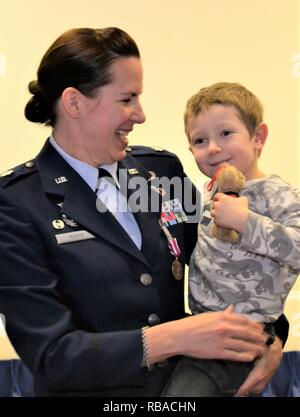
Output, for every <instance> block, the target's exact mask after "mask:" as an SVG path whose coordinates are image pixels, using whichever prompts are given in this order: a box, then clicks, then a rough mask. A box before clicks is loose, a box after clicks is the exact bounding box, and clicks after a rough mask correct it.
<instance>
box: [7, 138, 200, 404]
mask: <svg viewBox="0 0 300 417" xmlns="http://www.w3.org/2000/svg"><path fill="white" fill-rule="evenodd" d="M119 166H120V168H126V169H128V170H130V169H131V170H132V169H133V171H131V172H134V173H135V175H140V176H142V177H144V178H145V179H147V182H148V184H149V188H148V190H147V191H146V192H147V193H148V195H150V194H151V193H152V192H155V191H153V189H151V184H152V181H151V174H149V171H153V172H155V173H156V175H157V177H161V176H166V177H169V178H172V177H175V176H179V177H181V178H183V177H184V173H183V169H182V166H181V164H180V162H179V160H178V158H177V157H176V156H175V155H173V154H171V153H169V152H166V151H162V152H161V151H155V150H153V149H150V148H146V147H133V149H132V150H131V151H129V152H128V153H127V157H126V158H125V159H124V160H123V161H121V162H120V163H119ZM129 172H130V171H129ZM136 172H137V173H138V174H136ZM6 174H7V175H6V176H3V177H1V178H0V188H1V191H0V260H1V261H0V311H1V312H3V313H4V314H5V316H6V325H7V326H6V327H7V333H8V335H9V337H10V339H11V341H12V343H13V345H14V347H15V349H16V351H17V353H18V354H19V355H20V357H21V359H22V360H23V361H24V362H25V364H26V365H27V366H28V367H29V368H30V370H31V372H32V373H33V375H34V385H35V393H36V395H38V396H156V395H159V394H160V392H161V390H162V387H163V385H164V383H165V382H166V380H167V378H168V376H169V374H170V372H171V371H172V369H173V366H174V364H175V362H176V358H172V359H171V360H169V361H168V364H165V363H164V364H161V366H156V367H155V369H153V370H152V371H148V370H147V369H146V368H142V367H141V361H142V342H141V330H140V329H141V328H142V327H143V326H147V325H150V326H153V325H156V324H159V323H163V322H167V321H170V320H176V319H179V318H181V317H183V316H184V315H185V313H184V297H183V279H182V280H180V281H179V280H176V279H175V278H174V276H173V275H172V272H171V265H172V261H173V260H174V257H173V256H172V255H171V254H170V252H169V249H168V246H167V240H166V237H165V235H164V234H163V232H162V230H161V229H160V227H159V223H158V221H159V218H160V214H161V213H160V212H156V213H149V212H148V213H136V214H135V217H136V220H137V222H138V224H139V227H140V230H141V234H142V249H141V251H139V250H138V249H137V247H136V246H135V244H134V243H133V242H132V240H131V239H130V238H129V236H128V235H127V234H126V232H125V231H124V229H123V228H122V227H121V226H120V224H119V223H118V222H117V221H116V220H115V218H114V217H113V215H112V214H111V213H109V212H106V213H99V212H98V211H97V210H96V195H95V193H93V191H92V190H91V189H90V188H89V186H88V185H87V184H86V183H85V182H84V180H83V179H82V178H81V177H80V176H79V175H78V174H77V173H76V172H75V171H74V170H73V169H72V168H71V167H70V166H69V165H68V164H67V163H66V162H65V161H64V159H63V158H62V157H61V156H60V155H59V154H58V153H57V152H56V150H55V149H54V148H53V147H52V146H51V145H50V143H49V141H47V142H46V144H45V146H44V147H43V149H42V150H41V152H40V153H39V155H38V156H37V157H36V159H35V160H33V161H30V162H29V163H26V164H23V165H20V166H18V167H16V168H15V169H14V170H12V171H9V172H7V173H6ZM194 192H195V190H194ZM171 198H177V197H176V196H171ZM65 219H69V221H64V220H65ZM57 220H59V222H56V223H55V221H57ZM53 222H54V223H53ZM62 222H64V223H62ZM54 225H56V227H54ZM61 225H63V226H64V227H63V228H62V229H59V227H60V226H61ZM169 229H170V231H171V232H172V234H173V236H174V237H176V238H177V240H178V243H179V245H180V248H181V251H182V253H181V256H180V260H181V262H182V263H184V262H187V261H188V259H189V257H190V255H191V252H192V250H193V247H194V246H195V243H196V238H197V236H196V234H197V224H196V223H193V224H187V223H180V224H175V225H173V226H171V227H170V228H169ZM82 230H83V231H85V232H88V233H89V234H91V235H93V238H92V239H84V240H78V241H70V242H68V243H64V244H58V241H57V236H56V235H61V234H65V233H67V232H76V231H82Z"/></svg>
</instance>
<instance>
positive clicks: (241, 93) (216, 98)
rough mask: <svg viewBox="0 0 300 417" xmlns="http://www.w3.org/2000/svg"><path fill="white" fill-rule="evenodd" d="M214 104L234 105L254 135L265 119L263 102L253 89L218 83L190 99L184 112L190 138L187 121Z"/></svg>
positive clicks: (236, 84)
mask: <svg viewBox="0 0 300 417" xmlns="http://www.w3.org/2000/svg"><path fill="white" fill-rule="evenodd" d="M213 104H222V105H224V106H234V107H235V109H236V110H237V112H238V114H239V116H240V118H241V120H242V122H243V123H244V124H245V126H246V128H247V130H248V132H249V134H250V136H253V134H254V132H255V129H256V128H257V126H258V125H259V124H260V123H262V121H263V107H262V104H261V102H260V101H259V100H258V98H257V97H256V96H255V95H254V94H253V93H251V91H249V90H247V88H246V87H244V86H242V85H241V84H238V83H225V82H222V83H216V84H212V85H210V86H209V87H204V88H201V90H200V91H199V92H198V93H196V94H194V95H193V96H192V97H191V98H190V99H189V100H188V102H187V105H186V109H185V113H184V125H185V133H186V135H187V137H188V138H189V134H188V132H187V122H188V120H189V118H190V117H192V116H194V117H195V116H197V115H198V114H199V113H200V112H201V111H202V110H205V109H208V108H209V107H210V106H212V105H213Z"/></svg>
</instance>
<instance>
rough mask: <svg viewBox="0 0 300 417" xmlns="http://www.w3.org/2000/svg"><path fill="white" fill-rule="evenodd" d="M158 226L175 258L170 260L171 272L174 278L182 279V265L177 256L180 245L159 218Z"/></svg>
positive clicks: (179, 252)
mask: <svg viewBox="0 0 300 417" xmlns="http://www.w3.org/2000/svg"><path fill="white" fill-rule="evenodd" d="M159 224H160V227H161V229H162V231H163V232H164V234H165V236H166V238H167V240H168V247H169V249H170V252H171V254H172V255H173V256H175V260H174V261H173V262H172V274H173V276H174V278H175V279H177V280H178V281H179V280H181V279H182V277H183V267H182V265H181V263H180V261H179V259H178V257H179V256H180V254H181V250H180V247H179V245H178V242H177V239H176V237H173V236H172V235H171V233H170V232H169V230H168V228H167V227H166V226H164V224H163V221H162V220H159Z"/></svg>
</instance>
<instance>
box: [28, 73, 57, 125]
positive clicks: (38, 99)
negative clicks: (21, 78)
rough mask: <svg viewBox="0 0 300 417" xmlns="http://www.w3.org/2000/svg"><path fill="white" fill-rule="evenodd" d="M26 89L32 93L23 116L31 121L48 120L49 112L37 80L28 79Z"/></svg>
mask: <svg viewBox="0 0 300 417" xmlns="http://www.w3.org/2000/svg"><path fill="white" fill-rule="evenodd" d="M28 90H29V92H30V93H31V94H32V97H31V99H30V100H29V101H28V103H27V104H26V107H25V117H26V119H27V120H29V121H31V122H37V123H45V122H47V121H49V120H50V118H51V112H50V109H49V107H48V105H47V102H46V100H45V98H44V95H43V92H42V89H41V87H40V84H39V83H38V81H36V80H34V81H30V83H29V84H28Z"/></svg>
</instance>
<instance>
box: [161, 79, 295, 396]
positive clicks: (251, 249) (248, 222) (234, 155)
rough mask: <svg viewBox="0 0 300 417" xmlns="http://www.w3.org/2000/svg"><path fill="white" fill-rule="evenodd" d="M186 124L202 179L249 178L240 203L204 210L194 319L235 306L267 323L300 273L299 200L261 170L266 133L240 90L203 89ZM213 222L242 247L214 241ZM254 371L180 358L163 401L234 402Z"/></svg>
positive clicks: (192, 289) (251, 99) (194, 261)
mask: <svg viewBox="0 0 300 417" xmlns="http://www.w3.org/2000/svg"><path fill="white" fill-rule="evenodd" d="M184 121H185V132H186V135H187V137H188V140H189V148H190V150H191V152H192V153H193V155H194V157H195V160H196V163H197V165H198V167H199V169H200V171H201V172H202V173H203V174H205V175H206V176H208V177H210V178H213V177H214V175H215V173H216V171H217V170H218V168H219V167H221V166H222V165H224V164H231V165H234V166H235V167H236V168H238V169H239V170H240V171H241V172H242V173H243V174H244V176H245V178H246V185H245V187H244V189H243V190H242V191H241V193H240V196H239V197H238V198H233V197H232V196H229V195H225V194H222V193H220V192H217V193H216V194H215V195H214V196H211V201H208V202H207V203H206V204H205V208H204V214H203V219H202V221H201V224H200V225H199V229H198V243H197V245H196V247H195V249H194V252H193V255H192V257H191V262H190V269H189V301H190V308H191V311H192V313H193V314H197V313H200V312H204V311H210V310H211V311H215V310H221V309H226V308H228V307H229V306H231V305H233V308H234V311H235V312H238V313H242V314H246V315H247V316H249V317H250V318H252V319H253V320H255V321H259V322H262V323H266V324H269V323H272V322H274V321H275V320H276V319H277V318H278V317H279V316H280V315H281V314H282V312H283V307H284V302H285V300H286V297H287V295H288V292H289V291H290V289H291V288H292V286H293V284H294V282H295V280H296V278H297V275H298V273H299V272H300V192H299V191H298V190H297V189H295V188H293V187H291V186H290V185H289V184H287V183H285V182H284V181H283V180H282V179H281V178H279V177H278V176H276V175H265V174H264V173H263V172H262V171H261V170H260V169H259V167H258V160H259V155H260V153H261V151H262V149H263V147H264V145H265V142H266V138H267V134H268V129H267V126H266V124H265V123H263V109H262V105H261V103H260V102H259V100H258V99H257V97H256V96H255V95H254V94H252V93H251V92H250V91H249V90H247V89H246V88H245V87H243V86H242V85H240V84H236V83H217V84H213V85H211V86H210V87H207V88H202V89H201V90H200V91H199V92H198V93H197V94H195V95H194V96H192V97H191V98H190V100H189V101H188V103H187V107H186V111H185V117H184ZM213 221H214V222H215V224H216V225H218V226H223V227H226V228H230V229H234V230H236V231H237V232H239V234H240V238H239V241H238V242H237V243H234V244H233V243H228V242H224V241H220V240H217V239H215V238H212V237H211V235H210V229H211V226H212V223H213ZM229 309H231V307H229ZM270 343H272V341H271V340H270ZM237 349H238V346H237ZM252 365H253V364H252V363H249V362H230V361H222V360H205V359H204V360H198V359H194V358H189V357H184V358H182V360H181V361H180V362H179V364H178V366H177V368H176V369H175V371H174V373H173V374H172V376H171V379H170V381H169V382H168V384H167V386H166V388H165V390H164V393H163V395H164V396H170V397H171V396H199V397H202V396H233V395H235V393H236V392H237V390H238V388H239V387H240V385H241V384H242V383H243V381H244V380H245V379H246V377H247V375H248V373H249V372H250V371H251V369H252Z"/></svg>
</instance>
